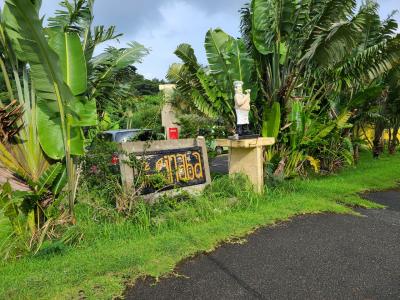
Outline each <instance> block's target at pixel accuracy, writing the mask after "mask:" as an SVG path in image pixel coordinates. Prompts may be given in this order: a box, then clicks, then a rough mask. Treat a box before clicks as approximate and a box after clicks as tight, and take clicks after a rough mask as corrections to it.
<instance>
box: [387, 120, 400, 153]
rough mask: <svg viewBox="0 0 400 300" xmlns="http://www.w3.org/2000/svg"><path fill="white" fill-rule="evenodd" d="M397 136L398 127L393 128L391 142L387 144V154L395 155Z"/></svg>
mask: <svg viewBox="0 0 400 300" xmlns="http://www.w3.org/2000/svg"><path fill="white" fill-rule="evenodd" d="M398 134H399V126H396V127H394V128H393V134H392V137H391V140H390V142H389V154H395V153H396V148H397V145H398V144H399V140H398V138H397V136H398Z"/></svg>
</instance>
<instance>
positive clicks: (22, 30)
mask: <svg viewBox="0 0 400 300" xmlns="http://www.w3.org/2000/svg"><path fill="white" fill-rule="evenodd" d="M3 20H4V24H5V32H6V34H7V36H8V37H9V38H10V41H11V47H12V50H13V51H14V52H15V53H16V57H17V59H18V61H21V62H23V63H25V64H27V65H29V76H30V77H31V79H32V85H33V87H34V90H35V95H36V97H37V102H36V103H35V110H36V116H35V117H36V118H37V135H38V140H39V142H40V145H41V147H42V149H43V151H44V152H45V153H46V155H47V156H48V157H49V158H51V159H54V160H62V159H64V158H65V161H66V167H67V174H68V178H69V180H68V191H69V193H68V195H69V203H70V212H71V214H72V213H73V205H74V198H75V194H74V193H75V186H74V184H75V168H74V163H73V159H72V156H73V155H81V154H83V152H84V149H83V140H84V138H83V134H82V126H91V125H95V124H96V121H97V119H96V117H95V116H96V109H95V103H94V102H93V101H92V102H91V101H88V100H87V98H85V97H84V94H85V89H86V84H87V83H86V80H85V79H86V78H87V75H86V70H85V68H86V62H85V58H84V54H83V48H82V45H81V44H80V40H79V37H78V36H77V35H76V34H75V35H74V34H69V33H64V32H59V33H56V32H53V31H51V32H50V34H49V35H50V41H51V45H52V47H53V48H52V47H51V46H50V45H49V41H48V40H47V38H46V35H45V31H44V29H43V27H42V21H41V19H40V18H39V15H38V8H37V6H35V5H34V4H33V3H32V2H31V1H30V0H7V1H6V2H5V6H4V10H3Z"/></svg>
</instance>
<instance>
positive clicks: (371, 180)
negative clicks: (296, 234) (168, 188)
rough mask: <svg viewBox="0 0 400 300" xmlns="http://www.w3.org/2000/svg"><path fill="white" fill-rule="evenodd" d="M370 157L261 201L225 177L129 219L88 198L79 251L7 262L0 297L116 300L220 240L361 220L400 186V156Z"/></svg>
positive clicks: (285, 186)
mask: <svg viewBox="0 0 400 300" xmlns="http://www.w3.org/2000/svg"><path fill="white" fill-rule="evenodd" d="M370 155H371V154H370V153H363V155H362V159H361V161H360V164H359V165H358V167H357V168H354V167H349V168H347V169H346V170H344V171H342V172H340V173H339V174H336V175H330V176H326V177H317V178H313V179H295V180H292V181H285V182H283V183H282V184H281V185H279V186H278V187H275V188H269V189H268V191H267V193H266V194H265V195H263V196H259V195H256V194H254V193H253V192H252V190H251V188H250V187H249V186H248V185H243V182H242V181H241V179H240V180H239V179H238V178H237V179H232V180H229V179H228V178H227V177H220V178H219V179H216V180H215V181H214V182H213V184H212V186H211V187H209V188H208V189H207V190H206V191H205V192H204V193H203V194H201V195H199V196H190V195H185V194H183V195H181V196H180V197H176V198H173V199H163V201H160V202H159V203H158V204H157V205H155V206H148V205H145V204H143V203H138V204H137V205H138V206H137V210H136V212H135V214H133V215H132V216H131V217H129V218H123V217H121V215H120V214H118V213H116V212H115V209H114V207H113V206H112V205H110V204H107V199H103V200H100V199H99V197H98V196H97V195H96V197H95V199H91V196H90V193H85V194H84V195H82V196H79V204H78V205H77V206H76V217H77V224H78V225H77V226H78V227H77V228H76V229H75V230H79V231H80V232H84V236H83V238H82V241H81V242H80V243H79V245H78V246H65V245H63V244H62V243H57V242H56V243H52V244H48V245H47V246H46V247H45V248H44V249H43V250H42V251H41V252H39V253H38V254H37V255H36V256H35V257H26V258H23V259H21V260H18V261H14V262H10V263H2V264H1V265H0V274H1V278H2V280H1V281H0V296H1V297H2V298H8V299H20V298H22V299H24V298H28V299H32V298H35V299H42V298H43V299H50V298H52V299H54V298H56V299H60V298H79V297H83V296H86V297H88V298H89V299H110V298H112V297H113V296H118V295H121V294H122V293H123V291H124V289H125V284H130V283H133V282H134V281H135V279H137V278H138V277H141V276H155V277H159V276H163V275H168V276H173V275H172V274H171V273H170V272H172V271H173V269H174V267H175V265H176V264H177V263H178V262H179V261H181V260H182V259H185V258H188V257H191V256H193V255H195V254H196V253H198V252H202V251H212V250H213V249H215V248H216V247H218V245H219V244H221V243H222V242H230V241H232V242H234V241H237V240H238V239H239V240H240V239H245V236H246V235H247V234H248V233H250V232H253V231H254V230H255V229H256V228H258V227H260V226H266V225H272V224H277V223H278V224H279V222H282V221H286V220H289V219H290V218H293V217H294V216H296V215H303V214H315V213H340V214H342V213H346V214H349V213H350V214H357V213H356V212H355V211H354V210H352V207H353V206H361V207H368V208H374V207H380V206H379V205H377V204H374V203H371V202H369V201H367V200H363V199H361V198H360V196H359V193H362V192H365V191H368V190H375V189H388V188H394V187H396V186H397V184H398V179H399V178H400V169H399V168H398V165H399V164H400V156H399V155H395V156H390V157H389V156H387V155H384V156H383V157H382V158H381V159H380V160H370ZM100 201H103V202H100ZM0 228H3V226H2V227H0ZM0 234H1V233H0ZM16 282H18V284H15V283H16Z"/></svg>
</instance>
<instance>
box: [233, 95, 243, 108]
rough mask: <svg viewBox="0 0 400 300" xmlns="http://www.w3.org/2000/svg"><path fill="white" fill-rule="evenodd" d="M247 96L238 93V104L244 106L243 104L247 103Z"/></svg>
mask: <svg viewBox="0 0 400 300" xmlns="http://www.w3.org/2000/svg"><path fill="white" fill-rule="evenodd" d="M245 98H246V97H245V96H244V95H236V96H235V102H236V104H237V105H238V106H242V105H243V104H245V103H246V99H245Z"/></svg>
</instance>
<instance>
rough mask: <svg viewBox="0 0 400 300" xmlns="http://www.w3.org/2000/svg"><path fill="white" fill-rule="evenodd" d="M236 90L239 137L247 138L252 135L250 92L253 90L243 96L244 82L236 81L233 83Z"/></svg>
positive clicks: (247, 91)
mask: <svg viewBox="0 0 400 300" xmlns="http://www.w3.org/2000/svg"><path fill="white" fill-rule="evenodd" d="M233 85H234V88H235V110H236V120H237V130H236V132H237V135H238V136H239V137H240V136H245V135H250V134H251V132H250V128H249V124H250V122H249V113H250V100H251V99H250V92H251V90H246V93H245V94H243V82H242V81H235V82H234V83H233Z"/></svg>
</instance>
